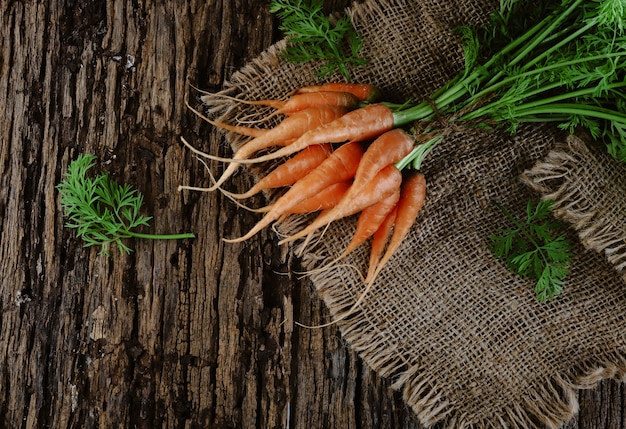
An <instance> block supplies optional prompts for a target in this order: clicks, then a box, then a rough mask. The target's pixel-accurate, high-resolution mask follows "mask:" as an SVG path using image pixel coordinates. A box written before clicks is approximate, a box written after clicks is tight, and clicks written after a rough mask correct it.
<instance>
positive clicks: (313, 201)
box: [285, 180, 352, 215]
mask: <svg viewBox="0 0 626 429" xmlns="http://www.w3.org/2000/svg"><path fill="white" fill-rule="evenodd" d="M351 184H352V181H351V180H345V181H343V182H338V183H335V184H333V185H330V186H328V187H327V188H325V189H322V190H321V191H320V192H318V193H317V194H315V195H313V196H311V197H309V198H307V199H306V200H304V201H302V202H300V203H299V204H297V205H295V206H294V207H293V208H291V209H290V210H287V212H286V213H285V215H290V214H306V213H313V212H316V211H320V210H326V209H329V208H331V207H334V206H335V205H336V204H337V203H338V202H339V201H341V198H342V197H343V195H344V194H345V193H346V191H347V190H348V188H350V185H351Z"/></svg>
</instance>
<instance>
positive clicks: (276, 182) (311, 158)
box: [228, 144, 332, 198]
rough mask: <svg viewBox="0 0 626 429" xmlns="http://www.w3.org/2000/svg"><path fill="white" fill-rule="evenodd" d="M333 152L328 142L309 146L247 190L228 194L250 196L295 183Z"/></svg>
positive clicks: (241, 196) (242, 196) (235, 196)
mask: <svg viewBox="0 0 626 429" xmlns="http://www.w3.org/2000/svg"><path fill="white" fill-rule="evenodd" d="M331 152H332V148H331V147H330V145H328V144H324V145H315V146H311V147H308V148H306V149H305V150H303V151H302V152H299V153H297V154H296V155H295V156H293V157H292V158H289V159H288V160H286V161H285V162H283V163H282V164H280V165H279V166H278V167H276V168H275V169H274V170H272V171H271V172H269V173H268V174H267V176H264V177H263V178H261V179H260V180H259V181H258V182H257V183H256V184H255V185H254V186H252V188H250V189H249V190H248V191H247V192H244V193H241V194H232V193H230V192H229V193H228V194H229V195H230V196H231V197H233V198H249V197H251V196H253V195H256V194H257V193H259V192H261V191H265V190H268V189H275V188H280V187H282V186H289V185H293V184H294V183H296V182H297V181H298V180H300V179H302V178H303V177H304V176H306V175H307V174H308V173H309V172H310V171H311V170H313V169H314V168H316V167H317V166H318V165H320V164H321V163H322V162H323V161H324V160H325V159H326V158H328V156H329V155H330V154H331Z"/></svg>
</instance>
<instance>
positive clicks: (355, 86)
mask: <svg viewBox="0 0 626 429" xmlns="http://www.w3.org/2000/svg"><path fill="white" fill-rule="evenodd" d="M318 91H336V92H349V93H351V94H354V95H355V96H356V97H357V98H358V99H359V100H360V101H365V102H368V103H373V102H374V101H376V100H378V99H379V98H380V91H379V90H378V88H376V87H375V86H374V85H370V84H366V83H343V82H329V83H324V84H322V85H311V86H304V87H302V88H298V89H296V91H295V93H296V94H302V93H308V92H318Z"/></svg>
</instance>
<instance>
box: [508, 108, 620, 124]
mask: <svg viewBox="0 0 626 429" xmlns="http://www.w3.org/2000/svg"><path fill="white" fill-rule="evenodd" d="M561 114H565V115H581V116H588V117H593V118H597V119H604V120H607V121H613V122H617V123H622V124H626V114H623V113H621V112H618V111H615V110H611V109H607V108H605V107H599V106H588V105H580V104H575V103H554V104H550V105H548V106H537V107H529V108H521V109H519V110H518V109H516V115H515V117H516V118H519V119H520V120H523V117H524V116H532V117H536V116H539V115H545V116H547V117H548V118H549V117H550V116H551V115H561Z"/></svg>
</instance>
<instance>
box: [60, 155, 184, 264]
mask: <svg viewBox="0 0 626 429" xmlns="http://www.w3.org/2000/svg"><path fill="white" fill-rule="evenodd" d="M95 159H96V157H95V156H94V155H90V154H84V155H80V156H79V157H78V158H77V159H76V160H74V161H73V162H72V163H71V164H70V165H69V166H68V171H67V173H65V180H63V181H62V182H61V183H59V184H58V185H57V189H58V190H59V193H60V195H61V205H62V206H63V209H64V211H65V215H66V216H67V218H68V221H67V222H66V224H65V226H66V227H67V228H73V229H76V231H77V235H78V237H80V238H82V239H83V241H84V242H85V247H90V246H101V253H103V254H105V255H108V246H109V245H110V244H117V246H118V248H119V249H120V251H121V252H122V253H127V254H128V253H130V252H131V251H132V250H131V249H130V248H129V247H128V246H126V245H125V244H124V243H123V241H122V240H124V239H127V238H131V237H135V238H148V239H155V240H168V239H169V240H176V239H183V238H194V237H195V235H194V234H192V233H184V234H170V235H159V234H143V233H139V232H135V231H133V230H134V229H136V228H138V227H140V226H149V222H150V220H151V219H152V217H150V216H143V215H141V214H140V210H141V206H142V205H143V195H141V193H139V192H138V191H137V190H136V189H134V188H133V187H132V186H131V185H128V184H124V185H119V184H118V183H117V182H115V181H113V180H111V179H110V178H109V176H108V174H106V173H101V174H99V175H96V176H93V177H89V176H88V175H87V173H88V171H89V170H90V169H91V168H92V167H93V166H94V164H95Z"/></svg>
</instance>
